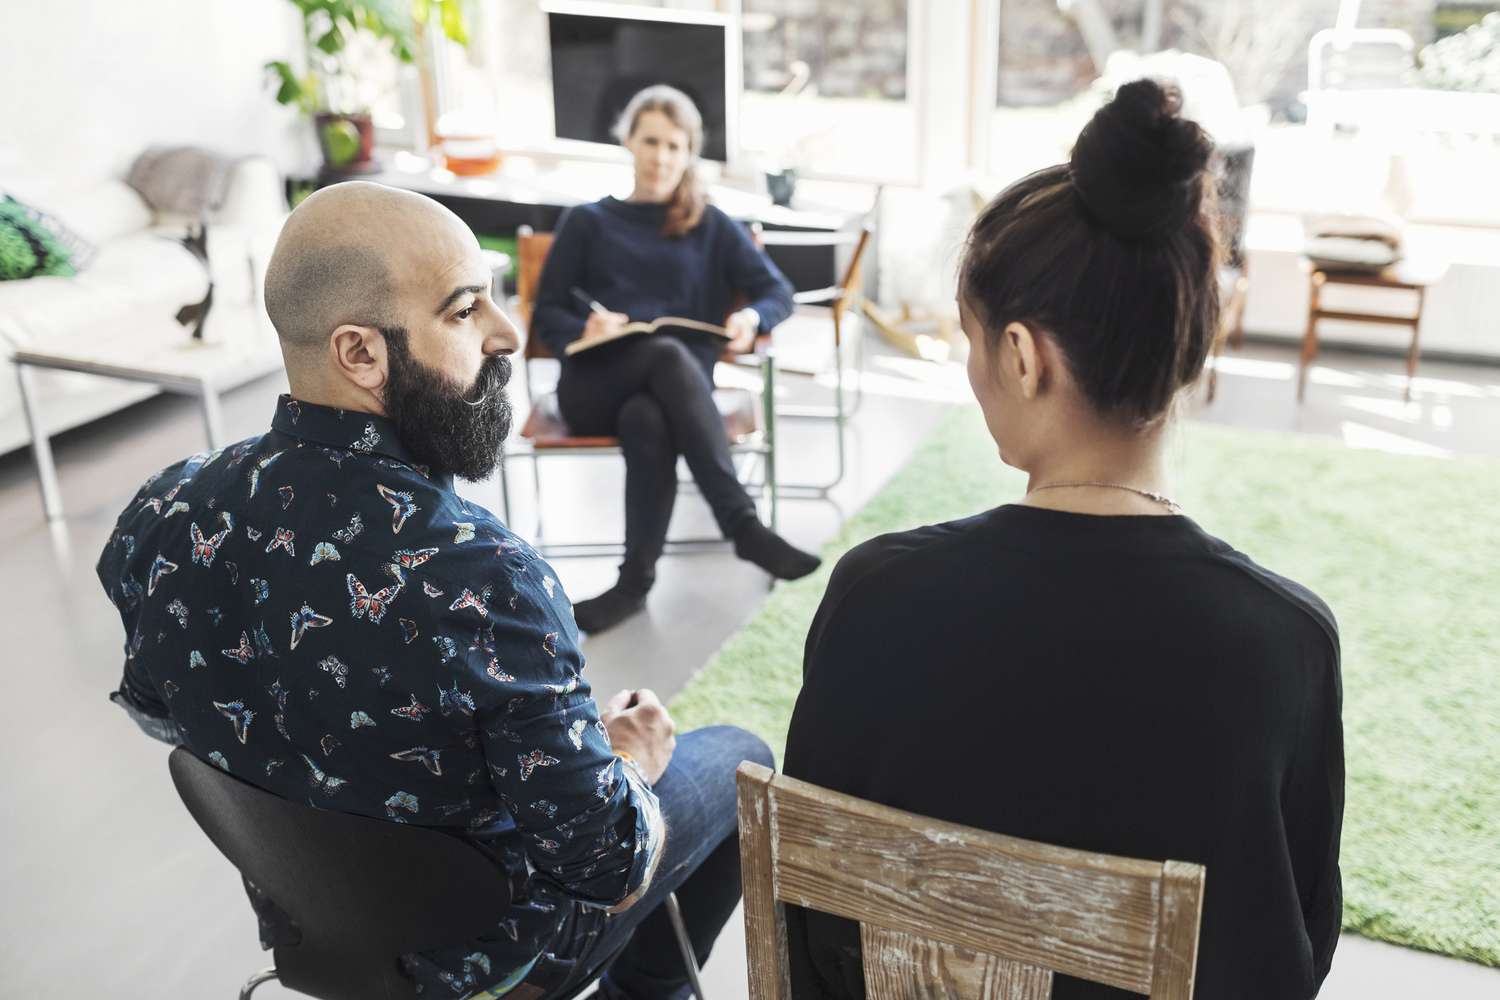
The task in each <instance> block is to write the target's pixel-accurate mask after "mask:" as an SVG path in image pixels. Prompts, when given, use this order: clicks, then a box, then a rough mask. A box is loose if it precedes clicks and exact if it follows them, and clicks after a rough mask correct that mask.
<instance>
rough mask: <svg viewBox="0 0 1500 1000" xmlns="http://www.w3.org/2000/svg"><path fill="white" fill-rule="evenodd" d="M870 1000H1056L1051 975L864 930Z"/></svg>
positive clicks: (898, 935) (985, 956) (905, 937)
mask: <svg viewBox="0 0 1500 1000" xmlns="http://www.w3.org/2000/svg"><path fill="white" fill-rule="evenodd" d="M859 938H860V945H861V947H862V948H863V951H864V963H865V994H866V995H867V996H868V997H869V998H870V1000H939V998H941V1000H960V998H963V1000H968V998H972V997H985V998H988V1000H1051V997H1052V972H1051V970H1049V969H1042V968H1038V967H1037V966H1034V965H1026V964H1024V963H1021V962H1010V961H1007V960H1005V959H1003V958H1000V957H998V956H995V955H988V954H984V953H982V952H976V951H970V950H969V949H967V948H958V947H954V946H952V945H945V944H939V943H937V942H935V941H929V940H927V939H926V938H921V937H917V936H915V935H912V934H905V933H902V932H901V931H891V930H886V929H885V928H883V927H872V926H871V925H869V924H862V925H861V926H860V929H859Z"/></svg>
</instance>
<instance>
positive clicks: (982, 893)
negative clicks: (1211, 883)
mask: <svg viewBox="0 0 1500 1000" xmlns="http://www.w3.org/2000/svg"><path fill="white" fill-rule="evenodd" d="M738 785H739V824H740V863H741V866H742V870H743V873H744V886H745V937H746V942H747V945H748V958H749V971H750V998H751V1000H771V998H774V1000H786V998H789V997H791V986H790V983H789V979H788V968H787V938H786V922H785V917H784V909H783V908H784V905H785V904H787V903H791V904H794V905H796V906H802V907H806V908H808V909H813V910H819V911H822V912H824V913H831V914H834V915H836V916H841V917H846V918H848V919H850V920H856V921H858V922H859V924H860V941H861V944H862V946H863V950H864V968H865V989H866V991H867V993H868V995H869V997H870V998H871V1000H889V998H898V997H899V998H905V997H942V996H947V997H983V998H993V1000H1048V998H1050V997H1051V996H1052V976H1053V973H1054V972H1058V973H1063V974H1065V975H1069V976H1076V977H1078V978H1080V979H1087V980H1090V981H1092V982H1096V983H1104V984H1106V985H1109V986H1116V987H1119V988H1121V989H1126V990H1131V991H1133V992H1135V993H1144V994H1147V995H1149V996H1150V997H1152V998H1153V1000H1190V998H1191V997H1192V995H1193V976H1194V973H1195V971H1196V969H1197V962H1198V925H1199V921H1200V919H1201V916H1202V912H1203V884H1204V869H1203V867H1202V866H1201V865H1195V864H1188V863H1185V862H1180V861H1165V862H1157V861H1138V860H1134V859H1131V858H1121V857H1114V856H1112V855H1107V854H1093V853H1090V852H1087V851H1077V850H1070V849H1066V848H1060V847H1052V846H1050V845H1047V844H1039V843H1036V842H1034V841H1028V840H1019V839H1017V838H1015V837H1006V836H1002V835H1000V834H996V833H989V832H987V831H983V830H975V829H972V828H970V827H965V826H960V825H958V824H956V823H945V822H941V821H938V820H932V819H926V818H924V817H921V816H916V815H913V814H911V813H907V812H902V811H900V810H898V809H891V808H888V807H886V806H880V805H875V804H872V803H869V802H865V801H863V800H861V799H857V798H854V797H852V796H849V795H841V794H839V793H836V792H830V791H828V790H826V789H823V788H819V787H817V786H816V785H810V784H808V783H806V782H803V781H797V780H796V779H794V778H788V777H786V776H784V775H777V774H774V773H773V772H772V771H770V770H769V769H767V768H765V767H761V766H760V765H758V764H753V763H750V762H749V761H746V762H745V763H743V764H741V765H740V768H739V774H738Z"/></svg>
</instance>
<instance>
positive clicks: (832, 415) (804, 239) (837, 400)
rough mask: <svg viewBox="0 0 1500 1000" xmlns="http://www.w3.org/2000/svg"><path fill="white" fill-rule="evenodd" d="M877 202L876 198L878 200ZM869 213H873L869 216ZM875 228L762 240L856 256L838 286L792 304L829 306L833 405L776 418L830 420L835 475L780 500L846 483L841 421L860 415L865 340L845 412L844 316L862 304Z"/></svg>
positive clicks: (794, 486)
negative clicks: (847, 248)
mask: <svg viewBox="0 0 1500 1000" xmlns="http://www.w3.org/2000/svg"><path fill="white" fill-rule="evenodd" d="M877 197H878V196H877ZM872 214H873V213H872ZM874 234H875V227H874V224H873V222H871V221H870V220H869V219H867V220H866V221H865V222H864V224H863V225H862V226H861V227H860V228H859V230H857V231H850V232H840V233H833V234H823V233H800V232H776V233H766V234H763V235H762V237H761V241H762V242H763V243H764V244H765V245H766V246H829V245H833V246H838V245H840V244H848V243H851V242H852V243H853V244H854V251H853V253H852V254H850V256H849V263H848V266H847V267H845V269H844V276H843V278H842V279H841V280H840V281H839V283H838V284H836V285H830V286H829V287H827V288H817V289H812V290H809V291H805V292H797V293H796V294H795V295H793V296H792V301H793V302H795V303H796V304H797V305H827V306H828V310H829V318H830V319H831V320H832V322H833V368H834V385H833V405H832V406H781V407H778V408H777V416H778V417H781V418H784V419H788V420H798V419H801V420H831V421H833V424H834V433H835V436H836V443H837V449H838V452H837V454H838V465H837V472H836V473H835V475H834V476H833V478H832V479H829V480H827V481H825V482H821V483H792V482H782V483H780V484H779V487H778V488H779V490H780V492H781V494H782V495H783V496H788V497H802V496H810V497H824V496H827V495H828V492H829V490H831V489H833V488H834V487H835V486H837V485H838V484H839V483H841V482H842V481H843V479H844V472H845V467H846V462H847V457H846V454H845V453H846V450H847V448H846V444H845V440H844V425H845V422H846V421H847V420H848V419H849V418H850V417H852V416H854V414H855V413H857V412H858V411H859V407H860V404H861V403H863V402H864V345H865V338H864V337H862V336H861V337H859V338H858V339H857V340H855V342H854V371H855V374H856V375H857V376H858V377H859V379H858V381H857V382H855V384H854V405H853V406H852V407H851V408H849V409H845V406H844V399H845V393H844V346H843V345H844V334H843V332H844V324H845V320H846V315H847V313H848V311H849V309H850V308H852V307H854V306H856V305H858V304H859V303H860V302H861V301H862V292H863V281H864V257H865V250H866V248H867V247H868V246H869V244H870V241H871V239H872V238H873V237H874ZM782 371H783V372H784V373H788V372H789V371H790V370H789V369H787V368H785V367H784V366H783V369H782ZM797 374H808V375H812V374H816V373H814V372H806V373H803V372H798V373H797Z"/></svg>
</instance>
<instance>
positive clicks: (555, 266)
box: [531, 198, 792, 383]
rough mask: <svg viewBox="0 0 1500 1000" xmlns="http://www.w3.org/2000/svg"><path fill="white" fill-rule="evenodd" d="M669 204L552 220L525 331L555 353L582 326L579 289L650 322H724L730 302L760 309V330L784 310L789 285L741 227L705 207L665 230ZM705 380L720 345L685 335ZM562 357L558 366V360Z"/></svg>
mask: <svg viewBox="0 0 1500 1000" xmlns="http://www.w3.org/2000/svg"><path fill="white" fill-rule="evenodd" d="M666 218H667V206H666V205H662V204H648V203H637V202H629V201H621V200H620V199H618V198H604V199H602V200H600V201H596V202H591V203H589V204H586V205H578V206H576V207H574V208H571V209H569V210H568V211H567V212H566V213H565V214H564V215H563V217H562V220H561V221H560V222H559V223H558V226H557V232H556V234H555V235H554V236H553V238H552V246H551V248H550V249H549V250H548V251H547V263H546V266H545V267H543V268H542V277H541V281H540V282H539V283H538V286H537V295H536V309H535V310H534V312H533V315H532V320H531V325H532V332H533V333H535V334H536V335H537V336H539V337H541V338H542V341H543V342H544V343H545V344H546V345H547V347H548V348H549V349H550V350H551V351H552V353H553V354H555V355H557V357H559V358H565V355H564V354H563V350H564V349H565V348H566V347H567V346H568V344H570V343H572V342H573V341H574V340H577V339H578V337H579V336H581V335H582V333H583V327H584V324H585V323H587V322H588V318H589V309H588V306H587V305H586V304H585V303H584V302H582V301H580V300H579V297H578V296H577V295H575V294H573V289H575V288H576V289H578V290H579V291H580V292H582V293H583V294H584V295H586V296H588V297H589V298H592V299H593V300H594V301H596V302H598V303H599V304H600V305H602V306H604V307H605V308H607V309H609V310H610V311H611V312H620V313H624V314H625V315H627V316H629V317H630V318H631V320H633V321H634V320H642V321H646V322H650V321H651V320H654V319H658V318H660V317H662V316H681V317H684V318H686V319H696V320H701V321H703V322H705V323H722V322H724V317H725V316H726V315H728V313H729V312H730V311H731V307H732V306H733V305H735V301H736V298H737V297H739V298H740V299H742V300H743V304H744V305H747V306H750V307H752V308H754V309H755V311H756V312H757V313H759V314H760V327H761V331H762V332H766V331H769V330H771V329H772V328H773V327H775V326H776V325H777V324H779V323H780V322H781V321H782V320H784V319H786V318H787V316H789V315H791V312H792V286H791V283H790V282H788V281H787V280H786V278H785V277H784V276H783V275H782V273H781V272H780V271H778V270H777V269H776V265H775V264H772V263H771V260H770V258H768V257H767V256H766V255H765V254H764V253H762V252H761V250H760V248H758V247H757V246H756V245H755V243H754V241H753V240H752V239H751V238H750V234H749V233H748V232H747V231H746V230H745V227H744V226H742V225H740V224H739V223H738V222H736V221H734V220H733V219H731V218H730V217H729V216H727V215H725V214H724V212H723V211H722V210H720V209H718V208H716V207H714V206H713V205H708V206H707V207H705V208H704V210H703V219H702V221H700V222H699V223H698V225H696V226H694V227H693V228H692V229H690V230H689V231H688V232H687V233H685V234H683V235H682V236H663V235H662V232H661V229H662V225H663V224H664V223H665V222H666ZM685 342H686V343H687V345H688V347H689V348H690V349H691V350H692V351H693V354H694V356H695V357H696V358H697V359H698V363H699V364H700V365H702V366H703V369H704V371H705V372H707V373H708V376H709V382H710V383H712V382H713V367H714V362H715V361H717V360H718V357H719V349H720V346H721V345H719V344H718V343H716V342H714V341H712V340H698V339H694V340H690V341H685ZM566 363H567V362H566V360H565V361H564V364H566Z"/></svg>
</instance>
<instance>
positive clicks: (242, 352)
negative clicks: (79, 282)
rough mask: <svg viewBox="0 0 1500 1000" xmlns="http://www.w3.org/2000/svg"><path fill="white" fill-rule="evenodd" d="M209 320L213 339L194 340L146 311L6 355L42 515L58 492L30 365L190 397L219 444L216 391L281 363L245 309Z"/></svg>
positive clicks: (58, 501) (56, 510) (55, 509)
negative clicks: (112, 330)
mask: <svg viewBox="0 0 1500 1000" xmlns="http://www.w3.org/2000/svg"><path fill="white" fill-rule="evenodd" d="M215 319H217V320H218V321H219V325H218V332H219V338H218V339H216V340H215V341H213V342H204V341H200V340H194V339H193V337H192V335H191V334H190V333H189V332H188V331H187V330H186V329H184V328H183V327H182V326H181V325H179V324H177V323H175V322H173V321H171V320H166V321H163V320H161V319H158V318H155V317H152V318H150V319H144V318H142V319H138V320H137V321H136V322H133V323H132V322H130V321H128V320H127V321H124V322H121V323H118V324H111V325H112V326H116V327H118V328H119V329H121V330H124V331H128V334H122V335H119V336H112V335H111V334H109V333H102V334H101V333H91V334H89V335H87V336H77V337H73V338H67V339H64V340H61V341H57V340H54V341H49V342H48V344H47V346H46V348H45V349H42V348H21V349H17V351H16V352H15V355H14V357H13V358H12V360H13V361H14V362H15V365H16V378H17V379H18V381H19V382H20V387H21V405H22V408H23V409H24V411H25V413H26V423H27V425H28V427H29V429H30V431H31V452H32V456H33V457H34V459H35V460H36V472H37V482H38V485H39V486H40V487H41V491H42V508H43V510H44V511H46V514H47V519H48V520H49V521H58V520H61V519H62V516H63V508H62V494H61V490H60V488H59V486H58V481H57V466H56V465H55V464H54V462H53V459H52V445H51V441H50V440H49V435H48V431H47V428H46V425H45V423H44V422H43V419H42V413H41V409H40V406H39V397H38V395H37V391H36V386H35V383H34V381H33V378H32V369H34V368H41V369H49V370H52V371H64V372H81V373H83V374H85V375H102V376H106V377H108V378H117V379H124V380H126V381H131V382H144V383H147V384H150V385H154V386H156V387H157V388H159V389H161V390H163V391H165V392H175V393H181V394H183V395H188V396H196V397H198V399H199V401H200V402H201V404H202V407H203V426H204V430H205V431H206V432H207V435H208V445H209V447H210V448H219V447H222V446H223V445H224V443H225V441H224V429H223V418H222V415H221V413H220V408H219V393H221V392H223V391H225V390H227V389H233V388H235V387H237V386H240V385H243V384H245V383H246V382H250V381H252V380H254V379H257V378H260V377H261V376H263V375H268V374H270V373H271V372H274V371H277V370H278V369H280V368H281V363H282V362H281V352H280V349H279V347H278V346H277V343H276V337H275V333H274V332H273V331H271V330H270V328H269V324H268V323H265V322H264V321H257V320H256V319H254V318H253V316H252V314H251V312H250V311H249V310H246V311H245V316H244V317H243V320H242V322H236V321H235V320H236V318H233V317H230V316H226V315H220V316H218V317H215ZM226 327H227V328H228V329H226Z"/></svg>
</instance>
